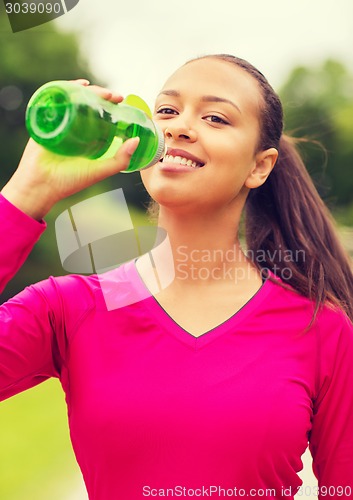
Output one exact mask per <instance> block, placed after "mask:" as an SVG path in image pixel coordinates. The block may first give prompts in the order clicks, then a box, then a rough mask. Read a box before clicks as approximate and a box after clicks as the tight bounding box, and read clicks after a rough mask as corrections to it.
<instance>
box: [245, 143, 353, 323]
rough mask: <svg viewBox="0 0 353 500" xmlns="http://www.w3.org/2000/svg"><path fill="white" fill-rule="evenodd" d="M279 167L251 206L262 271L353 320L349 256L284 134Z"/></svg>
mask: <svg viewBox="0 0 353 500" xmlns="http://www.w3.org/2000/svg"><path fill="white" fill-rule="evenodd" d="M278 149H279V156H278V160H277V164H276V166H275V167H274V169H273V171H272V172H271V174H270V176H269V177H268V179H267V180H266V182H265V183H264V184H263V185H262V186H260V187H259V188H257V189H253V190H251V191H250V193H249V196H248V198H247V201H246V205H245V236H246V242H247V247H248V251H249V253H250V256H251V258H252V260H253V261H254V263H255V265H256V266H257V268H258V269H259V270H261V271H262V270H263V269H264V268H268V269H270V270H271V271H272V272H273V273H274V274H275V275H277V276H279V277H281V278H282V280H283V281H284V282H285V283H287V284H289V285H290V286H291V287H293V288H294V289H295V290H296V291H297V292H299V293H300V294H302V295H304V296H305V297H308V298H309V299H311V300H313V301H314V303H315V310H314V315H313V318H312V321H311V324H312V322H313V321H314V319H315V316H316V314H317V311H318V309H319V307H320V306H321V305H322V304H324V303H325V302H327V301H328V302H330V303H332V304H334V305H336V306H339V307H340V308H342V309H343V310H344V311H345V312H346V313H347V315H348V316H349V318H350V319H351V321H352V320H353V274H352V269H351V263H350V261H349V257H348V255H347V254H346V252H345V250H344V249H343V247H342V245H341V243H340V241H339V239H338V237H337V235H336V231H335V228H334V221H333V218H332V216H331V215H330V212H329V211H328V209H327V207H326V206H325V204H324V202H323V201H322V199H321V198H320V196H319V194H318V192H317V190H316V188H315V186H314V184H313V182H312V180H311V178H310V176H309V174H308V172H307V170H306V168H305V166H304V164H303V161H302V159H301V157H300V155H299V153H298V152H297V150H296V147H295V143H294V139H291V138H289V137H288V136H285V135H282V136H281V139H280V141H279V148H278Z"/></svg>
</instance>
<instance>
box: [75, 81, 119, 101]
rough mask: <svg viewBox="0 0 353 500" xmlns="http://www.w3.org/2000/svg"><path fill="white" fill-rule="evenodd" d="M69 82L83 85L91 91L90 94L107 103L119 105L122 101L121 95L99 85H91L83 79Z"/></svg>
mask: <svg viewBox="0 0 353 500" xmlns="http://www.w3.org/2000/svg"><path fill="white" fill-rule="evenodd" d="M70 81H71V82H74V83H78V84H79V85H83V86H84V87H88V88H89V89H90V90H92V92H94V93H95V94H97V95H99V96H100V97H102V98H103V99H106V100H107V101H111V102H114V103H119V102H121V101H122V100H123V99H124V97H123V96H122V95H121V94H118V93H117V92H113V91H111V90H109V89H107V88H105V87H101V86H99V85H91V84H90V81H89V80H86V79H85V78H78V79H77V80H70Z"/></svg>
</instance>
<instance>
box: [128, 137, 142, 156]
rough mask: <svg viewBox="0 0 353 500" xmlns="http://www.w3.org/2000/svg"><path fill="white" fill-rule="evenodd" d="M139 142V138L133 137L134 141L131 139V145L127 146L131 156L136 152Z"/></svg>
mask: <svg viewBox="0 0 353 500" xmlns="http://www.w3.org/2000/svg"><path fill="white" fill-rule="evenodd" d="M139 142H140V138H139V137H133V138H132V139H129V143H128V144H127V145H126V151H127V153H128V154H129V155H132V154H133V153H134V152H135V151H136V149H137V146H138V145H139Z"/></svg>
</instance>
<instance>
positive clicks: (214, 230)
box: [155, 207, 256, 286]
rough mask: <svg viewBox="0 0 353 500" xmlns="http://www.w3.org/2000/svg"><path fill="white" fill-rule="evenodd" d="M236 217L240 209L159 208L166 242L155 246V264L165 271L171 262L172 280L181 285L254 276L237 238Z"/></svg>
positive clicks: (238, 222) (223, 281)
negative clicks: (185, 211) (183, 211)
mask: <svg viewBox="0 0 353 500" xmlns="http://www.w3.org/2000/svg"><path fill="white" fill-rule="evenodd" d="M240 216H241V211H238V212H237V213H234V211H232V210H227V211H223V213H219V212H218V213H217V212H213V213H209V214H207V216H206V215H205V213H204V212H203V213H202V215H199V214H196V213H195V214H190V213H188V214H187V215H186V214H181V213H176V212H175V211H174V210H170V209H168V208H166V207H161V209H160V216H159V220H158V226H159V227H161V228H163V229H164V230H165V231H166V232H167V234H168V245H161V246H160V247H158V248H157V249H155V255H157V258H158V261H159V264H160V263H162V262H163V265H164V266H165V267H166V271H167V267H168V269H170V266H171V265H172V266H173V269H174V273H175V281H176V282H181V283H180V284H183V285H186V284H189V285H195V286H200V285H210V284H215V285H220V284H221V283H222V284H223V285H224V283H225V282H226V281H229V282H233V283H236V282H238V281H239V280H244V279H249V278H250V277H254V275H255V274H256V270H255V267H254V265H253V264H252V263H250V262H249V260H248V259H247V258H246V256H245V255H244V253H243V251H242V248H241V244H240V242H239V238H238V230H239V224H240ZM167 254H169V255H167ZM171 256H172V260H171V258H170V257H171Z"/></svg>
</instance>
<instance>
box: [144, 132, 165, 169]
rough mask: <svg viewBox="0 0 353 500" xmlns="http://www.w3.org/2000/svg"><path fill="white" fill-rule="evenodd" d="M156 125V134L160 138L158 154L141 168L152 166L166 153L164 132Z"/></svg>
mask: <svg viewBox="0 0 353 500" xmlns="http://www.w3.org/2000/svg"><path fill="white" fill-rule="evenodd" d="M154 126H155V129H156V135H157V138H158V146H157V150H156V154H155V155H154V157H153V158H152V160H151V161H150V162H149V163H148V164H147V165H145V166H144V167H142V168H140V169H139V170H144V169H145V168H148V167H151V166H152V165H154V164H155V163H157V162H158V161H159V160H160V159H161V158H163V156H164V155H165V153H166V150H167V147H166V143H165V138H164V133H163V132H162V130H161V129H160V128H159V127H158V125H157V124H156V123H154Z"/></svg>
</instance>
